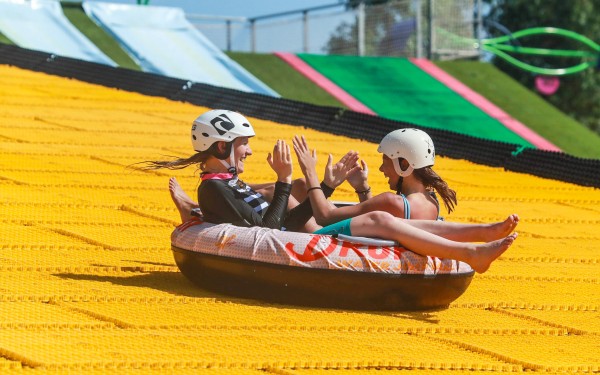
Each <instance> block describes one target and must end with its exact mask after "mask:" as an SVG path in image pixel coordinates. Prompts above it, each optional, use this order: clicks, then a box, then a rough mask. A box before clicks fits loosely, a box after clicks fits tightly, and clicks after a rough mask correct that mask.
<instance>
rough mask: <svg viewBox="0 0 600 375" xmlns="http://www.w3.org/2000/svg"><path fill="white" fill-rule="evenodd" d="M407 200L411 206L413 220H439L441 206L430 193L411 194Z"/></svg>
mask: <svg viewBox="0 0 600 375" xmlns="http://www.w3.org/2000/svg"><path fill="white" fill-rule="evenodd" d="M406 200H407V201H408V203H409V204H410V213H411V215H410V217H411V219H422V220H429V219H431V220H435V219H437V217H438V214H439V204H438V202H437V199H436V198H435V197H434V196H432V195H431V194H430V193H429V192H426V193H412V194H409V195H407V196H406Z"/></svg>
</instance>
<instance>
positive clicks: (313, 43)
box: [86, 0, 349, 53]
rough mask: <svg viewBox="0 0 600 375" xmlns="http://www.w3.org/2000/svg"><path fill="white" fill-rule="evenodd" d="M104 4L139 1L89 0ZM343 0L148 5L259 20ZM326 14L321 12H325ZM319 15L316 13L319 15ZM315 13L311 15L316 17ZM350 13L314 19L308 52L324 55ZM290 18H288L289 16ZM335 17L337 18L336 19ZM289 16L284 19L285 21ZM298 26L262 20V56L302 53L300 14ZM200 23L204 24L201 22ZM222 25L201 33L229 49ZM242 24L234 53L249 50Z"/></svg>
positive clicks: (174, 0)
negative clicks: (335, 30) (257, 17)
mask: <svg viewBox="0 0 600 375" xmlns="http://www.w3.org/2000/svg"><path fill="white" fill-rule="evenodd" d="M86 1H102V2H107V3H120V4H131V5H135V4H137V0H86ZM344 3H345V1H343V0H150V2H149V5H152V6H167V7H177V8H181V9H183V11H184V12H185V13H186V14H187V15H204V16H219V17H223V16H229V17H246V18H251V17H256V16H264V15H269V14H275V13H282V12H288V11H296V10H302V9H309V8H313V7H318V6H322V5H335V4H344ZM343 10H344V8H343V7H341V6H340V7H334V8H332V9H328V10H325V12H330V13H331V12H333V13H335V12H338V13H340V12H342V11H343ZM322 12H323V11H321V13H322ZM318 13H319V12H317V14H318ZM314 14H315V13H314V12H313V13H311V14H310V15H311V16H314ZM348 14H349V13H347V14H346V15H342V16H339V17H338V18H328V19H323V18H321V19H320V20H319V19H317V18H312V19H311V21H310V36H309V41H308V52H310V53H323V46H324V44H325V43H326V41H327V40H328V38H329V36H330V35H331V33H332V32H333V30H334V29H335V27H336V26H337V25H338V24H339V23H340V22H344V21H346V22H347V21H348V20H349V18H348V17H349V16H348ZM288 17H289V16H288ZM333 17H336V16H333ZM285 18H286V17H284V19H285ZM295 19H296V20H297V21H295V23H293V24H288V25H287V26H285V25H283V26H268V25H269V24H275V25H277V23H278V22H280V21H281V20H282V18H276V19H269V20H266V21H261V22H260V24H259V25H257V26H258V28H259V31H257V49H256V52H259V53H269V52H273V51H286V52H303V51H304V42H303V39H302V35H303V31H302V29H301V13H297V14H296V15H295ZM198 22H201V21H198ZM215 22H216V23H217V24H219V25H220V24H221V23H222V28H220V29H215V28H214V27H212V26H210V27H208V28H202V27H200V26H198V25H196V26H197V27H199V30H200V31H201V32H202V33H203V34H204V35H205V36H206V37H208V38H209V39H210V40H211V41H212V42H213V43H215V45H216V46H217V47H218V48H220V49H223V50H224V49H226V45H227V42H226V37H225V35H226V31H225V23H224V21H213V23H215ZM240 25H241V24H240V23H237V24H236V26H237V28H235V29H234V31H233V35H232V49H233V50H234V51H243V52H249V51H250V34H249V31H248V27H247V25H248V24H246V28H245V29H240Z"/></svg>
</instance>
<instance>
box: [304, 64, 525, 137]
mask: <svg viewBox="0 0 600 375" xmlns="http://www.w3.org/2000/svg"><path fill="white" fill-rule="evenodd" d="M299 57H300V58H302V59H303V60H304V61H305V62H306V63H308V64H309V65H311V66H312V67H313V68H314V69H316V70H317V71H319V72H320V73H321V74H323V75H324V76H326V77H327V78H329V79H330V80H331V81H332V82H334V83H336V84H337V85H338V86H340V87H341V88H342V89H344V90H346V92H348V93H349V94H350V95H352V96H354V97H355V98H356V99H358V100H359V101H361V102H362V103H363V104H365V105H366V106H367V107H369V108H371V109H372V110H373V111H375V112H376V113H377V114H378V115H380V116H383V117H387V118H390V119H394V120H399V121H406V122H410V123H414V124H417V125H422V126H428V127H432V128H438V129H446V130H451V131H454V132H457V133H462V134H467V135H471V136H476V137H481V138H486V139H491V140H496V141H502V142H508V143H516V144H519V145H524V146H532V145H531V144H530V143H529V142H527V141H526V140H524V139H523V138H521V137H520V136H519V135H517V134H515V133H513V132H512V131H511V130H509V129H507V128H506V127H505V126H504V125H503V124H502V123H500V122H499V121H498V120H496V119H494V118H492V117H490V116H489V115H487V114H486V113H485V112H483V111H482V110H481V109H479V108H477V107H476V106H474V105H473V104H471V103H469V102H468V101H467V100H466V99H464V98H463V97H461V96H460V95H458V94H457V93H455V92H454V91H452V90H451V89H450V88H448V87H447V86H445V85H444V84H443V83H441V82H439V81H438V80H436V79H435V78H433V77H431V76H430V75H429V74H427V73H425V72H424V71H422V70H421V69H420V68H418V67H417V66H415V65H414V64H413V63H411V62H410V61H409V60H407V59H401V58H390V57H364V56H363V57H358V56H321V55H309V54H300V55H299Z"/></svg>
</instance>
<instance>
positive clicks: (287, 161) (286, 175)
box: [267, 139, 293, 184]
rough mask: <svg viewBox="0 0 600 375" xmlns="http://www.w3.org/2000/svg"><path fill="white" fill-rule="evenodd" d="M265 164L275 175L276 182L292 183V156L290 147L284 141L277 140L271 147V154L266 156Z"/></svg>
mask: <svg viewBox="0 0 600 375" xmlns="http://www.w3.org/2000/svg"><path fill="white" fill-rule="evenodd" d="M267 162H268V163H269V165H270V166H271V169H273V170H274V171H275V173H277V181H281V182H286V183H288V184H289V183H291V182H292V171H293V165H292V155H291V152H290V146H289V145H288V144H287V143H285V141H284V140H282V139H278V140H277V142H276V143H275V146H273V153H272V154H271V153H269V155H268V156H267Z"/></svg>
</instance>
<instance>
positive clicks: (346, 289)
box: [171, 219, 474, 311]
mask: <svg viewBox="0 0 600 375" xmlns="http://www.w3.org/2000/svg"><path fill="white" fill-rule="evenodd" d="M359 241H360V239H358V240H356V238H354V237H349V238H345V239H342V238H334V237H332V236H326V235H316V234H308V233H296V232H285V231H279V230H275V229H268V228H260V227H251V228H242V227H236V226H234V225H231V224H211V223H206V222H202V221H201V220H199V219H193V220H191V221H188V222H186V223H184V224H182V225H180V226H179V227H177V228H175V230H174V231H173V233H172V235H171V245H172V250H173V255H174V257H175V262H176V263H177V266H178V267H179V269H180V270H181V272H182V273H183V274H184V275H185V276H186V277H187V278H188V279H190V280H191V281H192V282H194V283H195V284H197V285H199V286H200V287H202V288H205V289H208V290H212V291H215V292H218V293H223V294H227V295H231V296H236V297H242V298H253V299H259V300H263V301H268V302H276V303H285V304H293V305H302V306H314V307H329V308H342V309H356V310H396V311H399V310H424V309H437V308H444V307H447V306H448V305H449V304H450V303H451V302H452V301H454V300H455V299H456V298H458V297H459V296H460V295H462V294H463V293H464V292H465V290H466V289H467V287H468V286H469V284H470V283H471V279H472V278H473V274H474V271H473V269H472V268H471V267H470V266H469V265H468V264H466V263H462V262H458V261H455V260H450V259H438V258H434V257H426V256H421V255H418V254H415V253H413V252H411V251H408V250H406V249H404V248H402V247H399V246H390V243H389V241H387V242H383V243H381V244H377V245H376V244H373V243H371V244H364V243H358V242H359Z"/></svg>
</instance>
